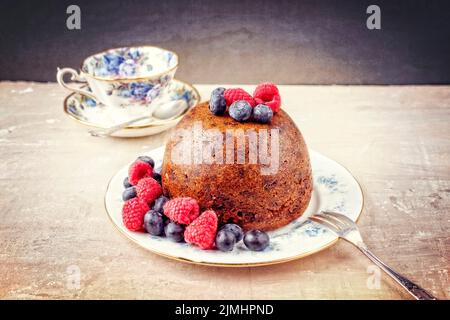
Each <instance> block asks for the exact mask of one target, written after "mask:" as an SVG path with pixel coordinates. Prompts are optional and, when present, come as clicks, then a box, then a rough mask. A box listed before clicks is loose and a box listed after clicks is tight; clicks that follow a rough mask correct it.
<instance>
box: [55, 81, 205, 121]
mask: <svg viewBox="0 0 450 320" xmlns="http://www.w3.org/2000/svg"><path fill="white" fill-rule="evenodd" d="M172 81H176V82H180V83H182V84H183V85H185V86H188V87H190V88H191V89H192V90H193V91H194V92H195V94H196V95H197V97H198V98H197V100H198V102H197V103H196V104H195V105H194V106H192V107H189V108H187V109H186V110H185V111H184V112H183V113H182V114H181V115H180V116H179V117H177V118H175V119H172V120H169V121H167V123H165V124H163V126H166V125H170V124H172V123H175V122H177V121H180V119H181V118H182V117H183V116H184V115H185V114H186V113H187V112H188V111H189V110H191V109H192V108H193V107H195V106H196V105H197V104H199V103H201V102H202V101H201V96H200V93H199V92H198V90H197V88H195V87H194V86H193V85H192V84H190V83H189V82H186V81H182V80H178V79H173V80H172ZM84 87H87V85H83V86H81V88H84ZM76 94H79V95H82V94H81V93H77V92H72V93H70V94H69V95H68V96H67V97H66V98H65V99H64V102H63V110H64V113H65V114H66V115H68V116H69V117H70V118H72V119H73V120H75V121H76V122H78V123H81V124H83V125H86V126H89V127H92V128H97V129H108V128H109V127H104V126H100V125H97V124H93V123H92V122H89V121H84V120H81V119H79V118H77V117H76V116H74V115H73V114H71V113H70V112H69V110H68V108H69V107H68V101H69V99H70V98H71V97H72V96H74V95H76ZM159 126H161V124H152V123H149V124H140V125H130V126H127V127H125V128H123V129H121V130H135V129H144V128H150V127H159Z"/></svg>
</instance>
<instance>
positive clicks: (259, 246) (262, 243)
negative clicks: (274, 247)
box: [244, 230, 270, 251]
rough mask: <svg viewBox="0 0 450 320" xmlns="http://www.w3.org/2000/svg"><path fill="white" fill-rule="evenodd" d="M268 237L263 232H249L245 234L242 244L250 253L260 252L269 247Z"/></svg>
mask: <svg viewBox="0 0 450 320" xmlns="http://www.w3.org/2000/svg"><path fill="white" fill-rule="evenodd" d="M269 241H270V239H269V236H268V235H267V233H265V232H264V231H260V230H250V231H248V232H246V233H245V236H244V244H245V246H246V247H247V248H249V249H250V250H252V251H262V250H264V249H265V248H266V247H267V246H268V245H269Z"/></svg>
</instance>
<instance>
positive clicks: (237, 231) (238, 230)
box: [220, 223, 244, 242]
mask: <svg viewBox="0 0 450 320" xmlns="http://www.w3.org/2000/svg"><path fill="white" fill-rule="evenodd" d="M220 230H227V231H231V232H233V234H234V236H235V237H236V242H239V241H241V240H242V238H243V237H244V231H242V228H241V227H239V226H238V225H237V224H234V223H227V224H226V225H224V226H223V227H222V228H220Z"/></svg>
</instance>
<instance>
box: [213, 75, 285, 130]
mask: <svg viewBox="0 0 450 320" xmlns="http://www.w3.org/2000/svg"><path fill="white" fill-rule="evenodd" d="M280 107H281V98H280V93H279V91H278V88H277V86H276V85H274V84H273V83H270V82H266V83H261V84H259V85H258V86H257V87H256V89H255V91H254V92H253V96H252V95H250V94H249V93H247V92H246V91H245V90H244V89H241V88H231V89H225V88H222V87H219V88H216V89H214V90H213V91H212V93H211V98H210V100H209V110H210V111H211V112H212V113H213V114H215V115H218V116H220V115H223V114H225V112H226V111H227V110H228V114H229V115H230V117H232V118H233V119H234V120H236V121H239V122H243V121H247V120H253V121H256V122H260V123H269V122H270V121H272V118H273V115H274V114H275V113H277V112H278V111H279V110H280Z"/></svg>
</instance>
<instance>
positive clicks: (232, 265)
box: [103, 153, 364, 268]
mask: <svg viewBox="0 0 450 320" xmlns="http://www.w3.org/2000/svg"><path fill="white" fill-rule="evenodd" d="M320 154H321V155H323V154H322V153H320ZM323 156H324V155H323ZM325 157H326V156H325ZM326 158H327V159H328V160H331V161H333V162H334V163H336V164H337V165H339V166H341V167H342V168H344V169H345V171H347V172H348V174H349V175H350V176H351V177H352V178H353V179H354V180H355V181H356V183H357V185H358V187H359V190H360V191H361V199H362V201H361V207H360V208H359V212H358V216H357V217H356V219H355V222H358V221H359V218H360V217H361V213H362V211H363V208H364V192H363V188H362V187H361V184H360V183H359V181H358V179H356V177H355V176H354V175H353V174H352V173H351V172H350V170H348V169H347V168H346V167H345V166H343V165H342V164H340V163H339V162H337V161H335V160H333V159H331V158H329V157H326ZM116 174H117V172H116V173H115V174H114V175H113V176H112V177H111V179H109V182H108V185H107V187H106V191H105V196H104V197H103V205H104V207H105V210H106V214H107V215H108V218H109V220H110V221H111V223H112V224H113V225H114V228H115V229H116V230H117V231H119V233H120V234H122V235H123V236H125V238H127V239H129V240H131V241H132V242H133V243H134V244H136V245H137V246H139V247H140V248H143V249H145V250H147V251H150V252H152V253H154V254H157V255H159V256H162V257H165V258H169V259H171V260H176V261H180V262H186V263H190V264H196V265H202V266H210V267H226V268H243V267H262V266H269V265H274V264H280V263H285V262H290V261H294V260H297V259H301V258H304V257H307V256H310V255H312V254H314V253H317V252H320V251H322V250H325V249H328V248H330V247H331V246H333V245H335V244H336V243H337V242H338V240H339V237H338V238H336V239H334V240H333V241H330V242H329V243H327V244H325V245H323V246H322V247H320V248H317V249H314V250H311V251H307V252H305V253H302V254H299V255H296V256H293V257H288V258H283V259H277V260H272V261H267V262H255V263H214V262H205V261H195V260H190V259H187V258H182V257H176V256H171V255H168V254H166V253H164V252H160V251H158V250H154V249H149V248H146V247H143V246H142V245H141V244H140V243H139V242H138V241H136V240H135V239H133V238H132V237H131V236H130V235H129V234H128V233H127V232H125V231H123V230H122V229H120V228H119V227H118V226H117V225H116V223H115V222H114V220H113V218H112V217H111V213H110V212H109V211H108V208H107V205H106V194H107V193H108V190H109V188H110V186H111V181H112V180H113V179H114V177H115V176H116Z"/></svg>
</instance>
